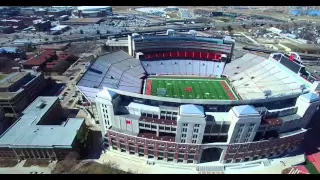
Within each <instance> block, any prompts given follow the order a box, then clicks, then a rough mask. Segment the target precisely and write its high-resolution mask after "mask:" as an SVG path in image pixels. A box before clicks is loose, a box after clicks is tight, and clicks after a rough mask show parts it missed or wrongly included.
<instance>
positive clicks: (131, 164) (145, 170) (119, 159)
mask: <svg viewBox="0 0 320 180" xmlns="http://www.w3.org/2000/svg"><path fill="white" fill-rule="evenodd" d="M109 161H111V162H114V163H116V164H118V165H119V167H120V169H122V170H124V171H127V170H128V169H130V170H131V171H133V172H138V173H139V174H198V171H196V168H195V167H196V166H195V165H194V164H193V165H185V164H174V163H166V162H159V161H156V163H155V165H147V163H146V162H147V160H146V159H145V158H143V157H136V156H133V155H126V154H124V153H119V152H117V151H114V150H111V151H106V152H105V153H103V154H101V156H100V159H99V160H97V161H96V162H99V163H107V162H109Z"/></svg>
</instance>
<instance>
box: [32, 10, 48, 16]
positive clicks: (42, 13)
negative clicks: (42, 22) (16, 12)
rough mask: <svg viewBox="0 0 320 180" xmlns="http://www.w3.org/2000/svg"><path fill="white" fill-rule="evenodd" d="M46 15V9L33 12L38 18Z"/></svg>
mask: <svg viewBox="0 0 320 180" xmlns="http://www.w3.org/2000/svg"><path fill="white" fill-rule="evenodd" d="M47 13H48V10H47V9H43V8H39V9H37V10H35V12H34V14H35V15H36V16H40V17H43V16H45V15H47Z"/></svg>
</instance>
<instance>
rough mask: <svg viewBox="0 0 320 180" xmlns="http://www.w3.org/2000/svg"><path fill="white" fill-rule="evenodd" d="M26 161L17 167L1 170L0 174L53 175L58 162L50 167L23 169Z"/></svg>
mask: <svg viewBox="0 0 320 180" xmlns="http://www.w3.org/2000/svg"><path fill="white" fill-rule="evenodd" d="M24 163H25V160H24V161H21V162H20V163H18V164H17V165H16V166H15V167H6V168H0V174H31V173H32V174H35V172H36V173H37V174H51V171H52V167H54V166H55V163H56V162H52V163H50V164H49V165H48V167H39V166H31V167H23V164H24Z"/></svg>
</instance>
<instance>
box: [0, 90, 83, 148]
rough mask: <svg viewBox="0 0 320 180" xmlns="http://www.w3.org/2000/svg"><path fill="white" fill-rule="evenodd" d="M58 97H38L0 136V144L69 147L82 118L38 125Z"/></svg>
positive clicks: (81, 122)
mask: <svg viewBox="0 0 320 180" xmlns="http://www.w3.org/2000/svg"><path fill="white" fill-rule="evenodd" d="M56 101H58V97H42V96H41V97H38V98H37V99H36V100H35V101H33V103H31V104H30V105H29V106H28V107H27V108H26V109H25V110H24V111H23V112H22V113H23V115H22V116H21V117H20V118H19V119H18V120H17V121H16V122H15V123H14V124H13V125H12V126H11V127H10V128H9V129H7V130H6V131H5V132H4V133H3V134H2V135H1V136H0V146H19V147H21V148H22V147H32V146H37V147H48V146H49V147H52V146H60V147H63V146H65V147H66V146H67V147H70V146H71V145H72V143H73V141H74V138H75V136H76V133H77V131H78V129H79V128H80V127H81V125H82V124H83V122H84V119H83V118H69V119H67V120H66V121H65V123H63V124H62V125H38V123H39V122H40V121H41V120H42V118H43V116H44V115H45V114H46V113H47V111H48V110H49V109H50V108H51V107H52V105H53V104H54V103H55V102H56Z"/></svg>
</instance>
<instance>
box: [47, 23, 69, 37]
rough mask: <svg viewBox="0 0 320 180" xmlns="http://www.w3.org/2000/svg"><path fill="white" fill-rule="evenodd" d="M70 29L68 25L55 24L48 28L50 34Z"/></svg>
mask: <svg viewBox="0 0 320 180" xmlns="http://www.w3.org/2000/svg"><path fill="white" fill-rule="evenodd" d="M69 29H70V26H68V25H57V26H55V27H53V28H51V29H50V32H51V34H53V35H58V34H61V33H63V32H65V31H67V30H69Z"/></svg>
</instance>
